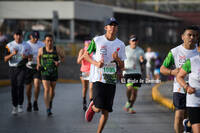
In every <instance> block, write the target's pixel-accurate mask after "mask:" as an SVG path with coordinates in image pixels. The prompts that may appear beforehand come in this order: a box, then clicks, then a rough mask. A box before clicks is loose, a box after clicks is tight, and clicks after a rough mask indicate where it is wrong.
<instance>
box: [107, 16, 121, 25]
mask: <svg viewBox="0 0 200 133" xmlns="http://www.w3.org/2000/svg"><path fill="white" fill-rule="evenodd" d="M112 23H115V24H116V25H119V23H118V22H117V20H116V19H115V18H114V17H111V18H108V19H107V20H106V21H105V26H106V25H110V24H112Z"/></svg>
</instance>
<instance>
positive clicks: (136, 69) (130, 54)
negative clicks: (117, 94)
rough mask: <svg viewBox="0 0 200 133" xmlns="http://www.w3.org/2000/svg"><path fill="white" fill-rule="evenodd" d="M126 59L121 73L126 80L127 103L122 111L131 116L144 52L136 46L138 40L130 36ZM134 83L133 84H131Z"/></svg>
mask: <svg viewBox="0 0 200 133" xmlns="http://www.w3.org/2000/svg"><path fill="white" fill-rule="evenodd" d="M125 51H126V57H127V59H126V60H125V62H124V63H125V64H124V66H125V70H124V71H123V75H124V78H125V80H126V87H127V90H126V95H127V102H126V104H125V106H124V110H125V111H127V112H129V113H131V114H133V113H136V112H135V111H134V109H133V104H134V103H135V100H136V98H137V91H138V88H139V87H141V73H142V72H141V65H140V64H141V63H143V62H144V50H143V49H141V48H140V47H139V46H138V38H137V37H136V36H135V35H131V36H130V38H129V45H128V46H126V48H125ZM133 82H135V83H133Z"/></svg>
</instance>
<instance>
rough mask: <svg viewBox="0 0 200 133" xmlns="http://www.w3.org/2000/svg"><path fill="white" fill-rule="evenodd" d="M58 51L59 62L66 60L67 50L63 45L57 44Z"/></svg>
mask: <svg viewBox="0 0 200 133" xmlns="http://www.w3.org/2000/svg"><path fill="white" fill-rule="evenodd" d="M56 52H57V54H58V57H59V61H58V63H61V62H64V59H65V50H64V49H62V48H61V47H58V46H56Z"/></svg>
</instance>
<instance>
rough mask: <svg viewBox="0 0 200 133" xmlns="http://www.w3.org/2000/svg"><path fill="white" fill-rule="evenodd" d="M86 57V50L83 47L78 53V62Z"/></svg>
mask: <svg viewBox="0 0 200 133" xmlns="http://www.w3.org/2000/svg"><path fill="white" fill-rule="evenodd" d="M83 58H84V50H83V49H81V50H80V51H79V54H78V58H77V63H78V64H81V61H82V59H83Z"/></svg>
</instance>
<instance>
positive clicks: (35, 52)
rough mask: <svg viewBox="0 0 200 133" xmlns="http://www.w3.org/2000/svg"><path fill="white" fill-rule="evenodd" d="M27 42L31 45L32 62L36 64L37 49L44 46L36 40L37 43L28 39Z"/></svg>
mask: <svg viewBox="0 0 200 133" xmlns="http://www.w3.org/2000/svg"><path fill="white" fill-rule="evenodd" d="M27 43H28V44H29V45H30V46H31V49H32V50H31V54H32V55H33V59H32V64H37V56H38V50H39V48H41V47H44V46H45V44H44V43H43V42H41V41H37V43H34V44H33V43H31V42H30V40H29V41H27Z"/></svg>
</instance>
